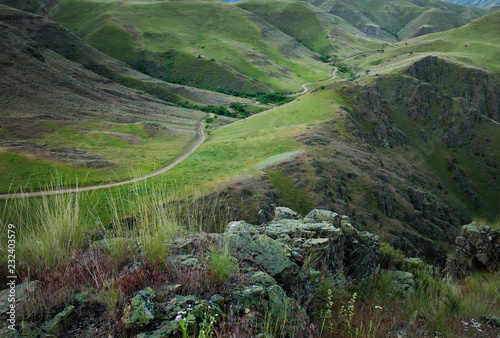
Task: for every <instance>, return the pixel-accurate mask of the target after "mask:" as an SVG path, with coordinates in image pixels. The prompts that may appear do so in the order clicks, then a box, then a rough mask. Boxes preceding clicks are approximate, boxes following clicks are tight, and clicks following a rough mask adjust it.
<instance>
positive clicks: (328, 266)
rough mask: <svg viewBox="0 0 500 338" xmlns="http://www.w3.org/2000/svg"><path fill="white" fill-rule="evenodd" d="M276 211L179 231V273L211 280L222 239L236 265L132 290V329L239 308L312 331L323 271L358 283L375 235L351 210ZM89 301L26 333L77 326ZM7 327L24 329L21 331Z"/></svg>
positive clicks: (292, 329) (202, 320)
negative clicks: (253, 220)
mask: <svg viewBox="0 0 500 338" xmlns="http://www.w3.org/2000/svg"><path fill="white" fill-rule="evenodd" d="M275 215H276V216H275V220H274V221H271V222H269V223H266V224H262V225H251V224H248V223H246V222H244V221H237V222H231V223H230V224H229V225H228V226H227V230H226V232H225V233H223V234H206V233H194V234H190V235H187V236H183V237H178V238H175V239H174V240H173V241H172V242H171V243H170V245H171V247H172V254H171V256H170V258H169V264H170V265H171V266H173V267H174V269H175V270H176V271H177V273H178V274H183V273H187V274H189V273H198V274H199V275H200V276H201V278H202V279H207V280H208V279H209V276H210V269H209V264H207V259H206V257H207V256H209V251H210V250H213V247H214V245H218V244H224V245H225V247H226V248H227V252H228V253H229V255H230V257H229V258H230V259H231V260H233V261H234V262H236V261H237V266H238V273H237V274H234V275H233V277H231V278H230V279H229V280H226V281H224V283H222V284H217V283H216V284H214V285H215V286H213V285H212V289H211V291H210V292H205V293H204V294H203V293H197V295H196V296H195V295H192V294H190V293H189V291H187V290H189V287H186V285H187V284H190V283H191V284H192V283H194V282H193V281H190V280H189V278H187V279H186V281H185V284H186V285H181V284H167V285H163V286H161V287H156V288H155V289H152V288H151V287H146V288H144V289H142V290H139V291H137V292H135V293H134V294H133V295H131V297H130V298H129V299H128V300H127V301H126V302H125V304H124V307H123V311H120V312H119V321H120V322H121V325H123V328H124V330H125V331H126V334H127V336H136V337H171V336H179V335H180V334H181V333H182V330H187V332H188V334H190V333H194V332H195V331H196V332H199V331H200V330H201V329H202V326H203V325H206V324H207V323H208V322H212V321H216V320H217V318H219V319H220V318H222V317H226V316H237V317H238V318H240V319H241V320H242V321H244V322H245V323H248V324H249V325H251V327H252V328H256V329H257V331H258V330H259V328H260V329H262V331H263V332H265V327H266V325H268V326H269V325H272V327H279V331H280V332H281V333H282V334H283V335H284V336H299V337H306V336H311V335H312V334H313V333H312V332H311V330H313V329H312V328H311V325H309V324H310V320H309V313H308V310H310V309H311V305H312V302H313V298H314V293H315V291H316V289H317V288H318V283H317V282H316V281H317V280H318V277H319V276H320V275H321V274H329V275H332V276H335V278H338V279H339V280H342V281H344V282H346V283H348V282H352V283H356V282H358V281H361V280H365V279H367V278H372V277H373V276H375V275H376V274H377V273H378V272H379V270H380V263H379V249H380V244H379V239H378V236H376V235H373V234H370V233H368V232H364V231H358V230H356V229H355V228H354V227H353V226H352V225H351V224H350V223H349V219H348V217H347V216H340V215H338V214H336V213H334V212H331V211H328V210H313V211H311V212H310V213H309V214H307V216H306V217H302V216H300V215H299V214H297V213H296V212H294V211H292V210H290V209H288V208H277V209H276V212H275ZM211 248H212V249H211ZM129 266H131V267H132V268H130V267H129ZM134 268H141V263H131V264H129V265H127V266H126V267H125V268H124V269H129V270H130V269H134ZM190 287H191V286H190ZM92 302H93V300H92V299H91V297H89V293H88V292H83V293H78V294H76V295H75V300H74V301H73V303H72V304H70V305H68V306H67V308H65V309H64V310H63V311H62V312H60V313H59V314H57V315H56V316H55V317H53V319H51V320H50V321H49V322H47V323H46V324H44V325H41V326H38V325H35V326H34V325H33V324H32V323H25V322H23V324H22V334H23V335H24V334H32V335H34V336H41V337H43V336H46V335H49V334H55V335H58V334H60V333H62V332H72V333H75V332H78V328H75V326H74V325H72V324H71V323H70V321H71V320H73V319H74V316H75V314H76V313H80V312H81V311H82V309H84V308H91V307H92V306H93V305H92ZM74 321H77V320H76V319H74ZM0 333H2V332H0ZM10 334H11V335H10V336H12V337H20V335H19V334H18V332H17V331H15V332H14V331H13V332H10Z"/></svg>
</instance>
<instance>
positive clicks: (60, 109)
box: [0, 6, 217, 192]
mask: <svg viewBox="0 0 500 338" xmlns="http://www.w3.org/2000/svg"><path fill="white" fill-rule="evenodd" d="M0 36H1V38H0V48H1V50H2V53H1V55H0V57H1V62H0V76H1V78H2V81H1V83H0V88H1V89H0V110H1V111H2V116H1V117H0V147H1V152H0V167H2V168H3V170H2V180H1V187H0V189H1V190H2V191H3V192H5V191H6V190H7V189H8V187H9V185H10V184H12V183H14V186H17V184H18V183H21V182H23V184H25V188H29V189H31V188H37V187H39V184H43V185H44V184H47V182H50V181H51V175H53V172H54V170H57V171H58V172H59V174H60V175H62V176H65V177H68V178H69V181H67V182H65V183H68V184H72V183H75V182H76V180H78V181H79V183H80V184H84V185H85V184H92V183H94V184H95V183H96V182H100V181H108V180H116V179H118V180H120V179H123V178H126V177H130V175H131V174H132V173H131V171H130V170H131V169H132V170H135V171H136V174H141V173H147V172H151V171H153V170H154V169H155V167H156V168H158V167H160V166H163V165H165V164H166V163H169V162H170V161H171V160H172V159H173V158H175V157H176V156H177V155H178V154H179V153H182V151H183V148H184V147H185V146H188V145H189V144H190V143H191V139H192V138H193V136H194V135H195V131H196V128H197V126H198V121H199V120H200V119H201V118H203V117H204V116H205V114H204V113H202V112H199V111H193V110H187V109H184V108H181V107H179V106H174V105H172V104H169V103H166V102H165V101H162V100H159V99H157V98H155V97H153V96H151V95H148V94H146V93H145V92H142V91H138V90H135V89H130V88H127V87H124V86H121V85H118V84H116V83H114V82H112V81H111V80H109V79H108V78H105V77H102V76H100V75H98V74H96V73H94V72H92V71H90V70H88V69H86V68H92V67H89V65H90V64H94V65H96V66H97V65H99V66H100V67H101V69H103V70H109V71H111V70H113V71H114V72H115V73H116V75H117V76H118V75H120V76H123V77H124V78H127V77H128V78H129V79H130V80H135V81H136V82H137V83H138V84H143V85H144V86H146V85H147V84H148V83H149V81H150V79H148V78H147V77H146V76H144V75H142V78H143V79H142V80H141V79H138V77H139V76H140V74H139V73H137V72H134V71H132V70H131V69H129V68H127V67H126V66H125V65H124V64H121V63H119V62H116V61H114V60H111V59H110V58H108V57H106V56H105V55H104V54H102V53H100V52H98V51H96V50H94V49H92V48H90V47H88V46H85V45H84V44H83V43H82V42H81V41H80V40H78V39H76V38H75V37H73V36H71V34H70V33H69V32H67V31H66V30H65V29H63V28H62V27H60V26H59V25H57V24H56V23H54V22H51V21H48V20H46V19H43V18H42V17H39V16H35V15H32V14H29V13H25V12H20V11H18V10H15V9H12V8H9V7H6V6H0ZM64 56H68V58H66V57H64ZM69 58H71V59H73V60H79V61H81V62H82V63H84V64H85V66H82V64H79V63H76V62H74V61H71V60H70V59H69ZM157 82H158V81H157ZM158 88H160V89H162V90H163V91H164V92H165V93H168V92H169V91H170V90H172V88H169V87H168V86H167V85H165V86H164V85H163V84H158ZM206 96H207V97H208V98H209V97H210V95H206ZM212 96H213V97H214V101H216V99H217V96H216V95H212ZM129 166H131V167H129ZM76 176H78V177H79V178H76Z"/></svg>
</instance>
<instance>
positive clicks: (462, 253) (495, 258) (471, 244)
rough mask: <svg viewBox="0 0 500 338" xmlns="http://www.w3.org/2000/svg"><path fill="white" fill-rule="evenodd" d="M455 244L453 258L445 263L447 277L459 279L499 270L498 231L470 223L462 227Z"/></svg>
mask: <svg viewBox="0 0 500 338" xmlns="http://www.w3.org/2000/svg"><path fill="white" fill-rule="evenodd" d="M455 244H456V250H455V257H454V258H449V259H448V260H447V262H446V272H447V273H448V275H449V276H451V277H453V278H457V279H459V278H463V277H464V276H466V275H467V274H468V273H471V272H473V271H488V270H489V271H498V270H499V269H500V230H495V229H492V228H490V227H489V226H486V225H483V224H480V223H478V222H472V223H470V224H467V225H464V226H463V228H462V234H461V235H460V236H458V237H457V238H456V241H455Z"/></svg>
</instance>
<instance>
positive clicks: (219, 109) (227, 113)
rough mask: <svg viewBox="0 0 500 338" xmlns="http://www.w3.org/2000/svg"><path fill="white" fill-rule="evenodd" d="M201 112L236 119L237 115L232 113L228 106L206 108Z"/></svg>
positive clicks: (202, 108)
mask: <svg viewBox="0 0 500 338" xmlns="http://www.w3.org/2000/svg"><path fill="white" fill-rule="evenodd" d="M201 110H202V111H204V112H206V113H212V114H217V115H223V116H228V117H236V114H234V113H233V112H231V111H230V110H229V109H227V107H226V106H211V105H209V106H205V107H201Z"/></svg>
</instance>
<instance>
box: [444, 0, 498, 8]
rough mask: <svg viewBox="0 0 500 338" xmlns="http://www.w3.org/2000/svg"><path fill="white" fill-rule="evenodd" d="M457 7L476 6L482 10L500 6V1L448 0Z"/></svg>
mask: <svg viewBox="0 0 500 338" xmlns="http://www.w3.org/2000/svg"><path fill="white" fill-rule="evenodd" d="M446 1H448V2H452V3H454V4H457V5H462V6H475V7H481V8H488V7H493V6H500V1H499V0H446Z"/></svg>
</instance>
